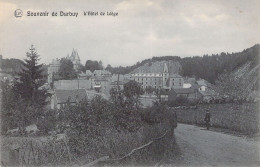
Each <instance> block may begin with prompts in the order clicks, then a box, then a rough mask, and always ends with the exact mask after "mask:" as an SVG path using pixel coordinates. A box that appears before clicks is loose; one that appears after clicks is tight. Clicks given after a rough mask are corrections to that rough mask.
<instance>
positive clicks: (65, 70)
mask: <svg viewBox="0 0 260 167" xmlns="http://www.w3.org/2000/svg"><path fill="white" fill-rule="evenodd" d="M60 62H61V65H60V68H59V71H58V75H59V77H60V78H59V79H75V78H77V73H76V71H75V69H74V68H73V63H72V61H71V60H69V59H66V58H62V59H61V61H60Z"/></svg>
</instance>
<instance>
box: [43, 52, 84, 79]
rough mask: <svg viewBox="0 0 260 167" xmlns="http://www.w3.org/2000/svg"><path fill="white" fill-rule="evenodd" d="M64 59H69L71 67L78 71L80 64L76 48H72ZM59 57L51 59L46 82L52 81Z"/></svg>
mask: <svg viewBox="0 0 260 167" xmlns="http://www.w3.org/2000/svg"><path fill="white" fill-rule="evenodd" d="M66 59H69V60H71V62H72V63H73V68H74V69H75V70H76V71H78V69H79V66H80V58H79V54H78V52H77V50H75V49H73V50H72V53H71V55H70V56H69V55H67V57H66ZM60 65H61V63H60V59H53V60H52V62H51V63H50V65H49V67H48V83H51V82H52V81H53V75H54V73H57V72H58V71H59V69H60Z"/></svg>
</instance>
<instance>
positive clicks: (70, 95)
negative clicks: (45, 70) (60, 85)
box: [55, 89, 87, 103]
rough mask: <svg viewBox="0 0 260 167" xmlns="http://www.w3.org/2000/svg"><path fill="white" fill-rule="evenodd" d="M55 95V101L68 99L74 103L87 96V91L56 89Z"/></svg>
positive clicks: (60, 101) (63, 101) (61, 101)
mask: <svg viewBox="0 0 260 167" xmlns="http://www.w3.org/2000/svg"><path fill="white" fill-rule="evenodd" d="M55 95H56V98H57V103H66V102H67V101H68V100H69V101H70V102H71V103H75V102H77V101H81V100H82V99H84V98H87V93H86V90H85V89H72V90H64V89H56V90H55Z"/></svg>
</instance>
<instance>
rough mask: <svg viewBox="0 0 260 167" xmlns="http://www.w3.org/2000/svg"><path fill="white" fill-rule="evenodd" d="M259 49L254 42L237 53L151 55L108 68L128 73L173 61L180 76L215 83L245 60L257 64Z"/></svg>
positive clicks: (113, 71)
mask: <svg viewBox="0 0 260 167" xmlns="http://www.w3.org/2000/svg"><path fill="white" fill-rule="evenodd" d="M259 51H260V45H259V44H256V45H254V46H253V47H251V48H248V49H245V50H243V51H242V52H238V53H224V52H222V53H220V54H212V55H203V56H194V57H185V58H180V57H178V56H162V57H153V58H151V59H146V60H143V61H142V62H137V63H136V64H135V65H132V66H127V67H122V66H119V67H114V68H113V67H112V68H109V69H107V70H109V71H110V72H112V73H120V74H128V73H130V72H132V71H134V70H135V69H137V68H142V66H147V64H152V63H154V62H158V61H175V62H179V63H180V64H181V66H182V71H181V72H180V74H181V75H182V76H188V77H196V78H203V79H205V80H207V81H209V82H211V83H213V84H215V82H216V80H217V79H218V76H219V75H220V74H223V73H224V72H225V73H226V72H231V71H233V70H235V69H237V68H239V67H241V66H243V65H244V64H245V63H247V62H251V63H252V64H251V66H252V67H253V66H256V65H258V64H259V62H258V59H259Z"/></svg>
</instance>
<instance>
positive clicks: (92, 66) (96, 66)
mask: <svg viewBox="0 0 260 167" xmlns="http://www.w3.org/2000/svg"><path fill="white" fill-rule="evenodd" d="M85 70H90V71H91V72H94V71H95V70H103V63H102V61H99V62H98V61H93V60H87V61H86V64H85Z"/></svg>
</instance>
